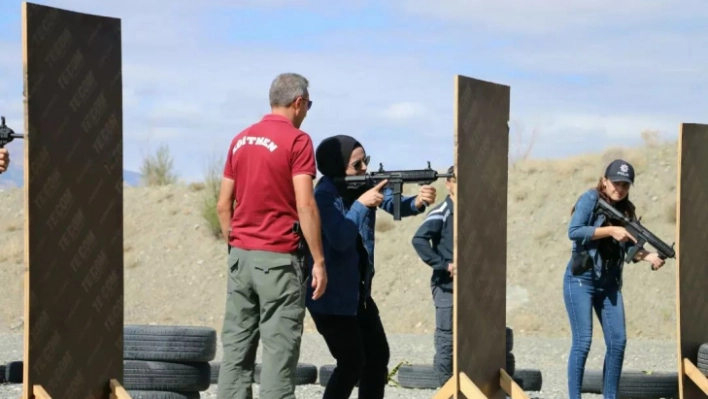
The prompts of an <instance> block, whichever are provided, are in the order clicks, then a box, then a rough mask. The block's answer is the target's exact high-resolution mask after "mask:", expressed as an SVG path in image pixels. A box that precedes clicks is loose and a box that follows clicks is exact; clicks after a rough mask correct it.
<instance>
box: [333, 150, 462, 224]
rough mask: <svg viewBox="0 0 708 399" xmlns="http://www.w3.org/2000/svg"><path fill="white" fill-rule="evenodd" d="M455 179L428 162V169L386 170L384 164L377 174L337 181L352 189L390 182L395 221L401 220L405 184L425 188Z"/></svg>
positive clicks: (371, 173) (349, 177)
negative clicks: (427, 185)
mask: <svg viewBox="0 0 708 399" xmlns="http://www.w3.org/2000/svg"><path fill="white" fill-rule="evenodd" d="M453 177H455V174H454V173H438V172H437V171H436V170H434V169H432V168H431V167H430V161H428V168H427V169H411V170H384V168H383V164H379V170H378V171H376V172H370V173H367V174H365V175H361V176H346V177H343V178H338V179H337V180H340V179H343V180H344V181H345V182H346V183H347V185H348V186H350V187H361V186H366V187H374V186H376V185H377V184H378V183H380V182H382V181H384V180H388V182H386V186H385V187H390V188H391V189H392V190H393V220H401V195H402V194H403V185H404V184H405V183H417V184H419V185H421V186H423V185H426V184H431V183H432V182H434V181H436V180H438V179H442V178H453ZM340 181H341V180H340ZM426 205H430V204H426Z"/></svg>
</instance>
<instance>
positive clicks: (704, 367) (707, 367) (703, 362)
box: [696, 343, 708, 375]
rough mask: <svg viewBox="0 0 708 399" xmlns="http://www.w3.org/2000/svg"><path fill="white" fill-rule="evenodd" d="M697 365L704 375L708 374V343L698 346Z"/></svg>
mask: <svg viewBox="0 0 708 399" xmlns="http://www.w3.org/2000/svg"><path fill="white" fill-rule="evenodd" d="M696 367H697V368H698V370H701V372H702V373H703V374H704V375H708V343H705V344H703V345H701V346H700V347H698V358H697V359H696Z"/></svg>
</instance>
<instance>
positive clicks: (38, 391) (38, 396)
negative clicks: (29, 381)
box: [32, 385, 52, 399]
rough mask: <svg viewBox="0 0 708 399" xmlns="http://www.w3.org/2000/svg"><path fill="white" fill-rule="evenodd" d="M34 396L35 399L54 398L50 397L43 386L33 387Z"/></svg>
mask: <svg viewBox="0 0 708 399" xmlns="http://www.w3.org/2000/svg"><path fill="white" fill-rule="evenodd" d="M32 394H33V395H34V397H35V399H52V397H51V396H49V394H48V393H47V391H46V390H45V389H44V388H43V387H42V386H41V385H35V386H33V387H32Z"/></svg>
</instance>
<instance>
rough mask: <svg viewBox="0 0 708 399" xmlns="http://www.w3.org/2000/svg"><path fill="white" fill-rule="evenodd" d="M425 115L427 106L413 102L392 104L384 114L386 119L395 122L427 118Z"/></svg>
mask: <svg viewBox="0 0 708 399" xmlns="http://www.w3.org/2000/svg"><path fill="white" fill-rule="evenodd" d="M425 114H426V109H425V106H423V104H420V103H416V102H412V101H404V102H400V103H395V104H391V105H390V106H388V108H386V109H385V110H384V111H383V112H382V115H383V116H384V117H386V118H388V119H391V120H394V121H402V120H410V119H417V118H421V117H425Z"/></svg>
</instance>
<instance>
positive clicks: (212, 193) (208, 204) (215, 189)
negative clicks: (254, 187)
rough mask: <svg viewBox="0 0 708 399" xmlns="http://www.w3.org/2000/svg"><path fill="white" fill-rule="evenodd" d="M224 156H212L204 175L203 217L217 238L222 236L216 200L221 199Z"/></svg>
mask: <svg viewBox="0 0 708 399" xmlns="http://www.w3.org/2000/svg"><path fill="white" fill-rule="evenodd" d="M224 162H225V159H224V157H223V156H222V157H220V158H212V162H210V163H209V165H208V166H207V171H206V173H205V176H204V185H203V187H204V188H203V191H204V201H203V202H202V210H201V213H202V217H203V218H204V220H205V221H206V222H207V226H208V228H209V231H210V232H211V233H212V234H214V237H215V238H218V239H220V238H221V224H220V223H219V215H218V214H217V213H216V202H217V200H218V199H219V189H220V187H221V171H222V170H223V167H224Z"/></svg>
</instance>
